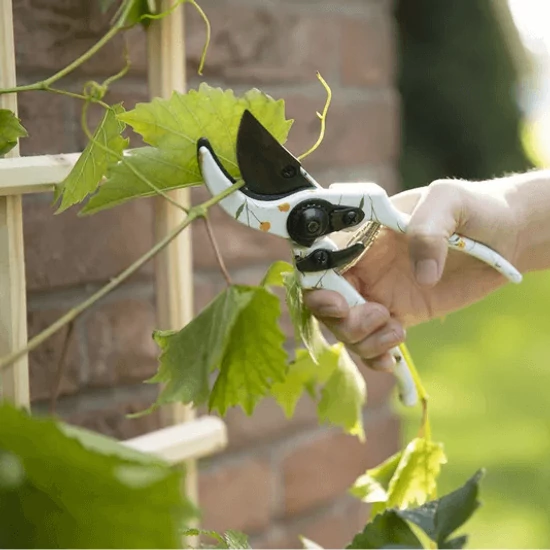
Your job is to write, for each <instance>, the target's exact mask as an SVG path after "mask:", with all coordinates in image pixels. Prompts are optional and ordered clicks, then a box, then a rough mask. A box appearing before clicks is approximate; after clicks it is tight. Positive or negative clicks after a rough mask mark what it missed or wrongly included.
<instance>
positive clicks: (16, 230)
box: [0, 0, 29, 407]
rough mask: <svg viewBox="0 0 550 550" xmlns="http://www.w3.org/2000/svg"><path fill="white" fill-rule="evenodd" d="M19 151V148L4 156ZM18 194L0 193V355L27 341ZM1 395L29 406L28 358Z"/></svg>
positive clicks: (1, 14) (2, 43)
mask: <svg viewBox="0 0 550 550" xmlns="http://www.w3.org/2000/svg"><path fill="white" fill-rule="evenodd" d="M15 82H16V78H15V54H14V42H13V18H12V0H1V1H0V88H11V87H13V86H15ZM0 108H3V109H10V110H11V111H13V112H17V98H16V96H15V94H10V95H2V96H0ZM18 155H19V148H18V147H15V148H14V149H12V150H11V151H10V152H9V153H8V155H7V156H10V157H15V156H18ZM21 201H22V199H21V196H9V197H0V356H3V355H6V354H8V353H10V352H11V351H13V350H15V349H19V348H21V347H23V346H24V345H25V344H26V343H27V300H26V295H25V292H26V289H25V257H24V249H23V216H22V210H21ZM0 388H1V395H2V398H4V399H9V400H10V401H13V402H14V403H15V404H16V405H20V406H25V407H29V369H28V359H27V357H26V356H25V357H23V358H22V359H20V360H19V361H17V362H15V363H14V364H13V365H12V366H11V367H9V368H7V369H6V370H4V371H3V372H2V378H1V386H0Z"/></svg>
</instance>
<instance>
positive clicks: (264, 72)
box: [186, 0, 339, 85]
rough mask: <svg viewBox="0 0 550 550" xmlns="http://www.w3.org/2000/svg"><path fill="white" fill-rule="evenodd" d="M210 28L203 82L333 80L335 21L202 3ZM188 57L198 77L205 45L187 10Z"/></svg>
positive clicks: (275, 9)
mask: <svg viewBox="0 0 550 550" xmlns="http://www.w3.org/2000/svg"><path fill="white" fill-rule="evenodd" d="M201 6H202V8H203V9H204V11H205V12H206V14H207V15H208V18H209V19H210V22H211V25H212V40H211V42H210V47H209V50H208V54H207V58H206V64H205V68H204V78H205V79H206V80H207V81H208V80H209V79H212V78H222V79H224V80H225V81H226V82H228V83H232V82H244V83H246V84H247V85H249V84H256V83H272V82H273V83H277V84H280V83H283V82H289V83H291V84H295V83H296V82H304V81H314V80H316V71H320V72H321V74H323V76H324V77H325V78H327V79H329V80H331V76H332V75H334V74H335V72H336V63H337V52H338V38H339V37H338V30H337V24H338V22H337V18H336V21H335V16H334V15H332V16H323V15H321V16H320V15H313V14H311V13H303V14H296V13H288V12H285V10H284V8H283V7H281V6H279V5H277V6H276V7H273V8H269V7H267V6H266V7H264V6H260V7H251V6H250V5H248V6H247V5H239V4H238V3H237V2H224V3H222V2H217V1H216V0H204V1H203V2H201ZM186 13H187V56H188V70H189V73H190V74H193V73H196V71H197V67H198V62H199V60H200V56H201V54H202V49H203V46H204V40H205V28H204V23H203V22H202V20H201V19H199V17H198V15H197V14H196V13H195V10H193V9H188V10H187V12H186Z"/></svg>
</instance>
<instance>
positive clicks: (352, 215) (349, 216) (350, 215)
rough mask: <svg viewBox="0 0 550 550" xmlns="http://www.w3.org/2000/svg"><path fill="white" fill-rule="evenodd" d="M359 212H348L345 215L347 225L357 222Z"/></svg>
mask: <svg viewBox="0 0 550 550" xmlns="http://www.w3.org/2000/svg"><path fill="white" fill-rule="evenodd" d="M357 217H358V216H357V212H354V211H350V212H346V213H345V214H344V216H343V221H344V223H345V224H346V225H354V224H356V223H357Z"/></svg>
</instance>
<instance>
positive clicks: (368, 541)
mask: <svg viewBox="0 0 550 550" xmlns="http://www.w3.org/2000/svg"><path fill="white" fill-rule="evenodd" d="M346 548H361V549H363V548H376V549H378V548H423V546H422V543H421V542H420V540H419V539H418V537H417V536H416V535H415V534H414V532H413V531H412V529H411V528H410V527H409V525H408V524H407V522H406V521H405V520H404V519H402V518H400V517H399V516H398V514H397V513H396V512H395V511H394V510H386V511H385V512H383V513H382V514H380V515H378V516H376V517H375V518H374V519H373V520H372V522H370V523H367V525H366V526H365V528H364V529H363V531H362V532H361V533H358V534H357V535H355V537H354V538H353V540H352V542H351V544H349V545H348V546H347V547H346Z"/></svg>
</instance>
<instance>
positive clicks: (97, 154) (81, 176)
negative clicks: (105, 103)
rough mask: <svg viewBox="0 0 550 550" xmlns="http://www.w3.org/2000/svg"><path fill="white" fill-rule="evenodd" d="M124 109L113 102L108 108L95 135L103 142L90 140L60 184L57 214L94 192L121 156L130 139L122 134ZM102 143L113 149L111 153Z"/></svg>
mask: <svg viewBox="0 0 550 550" xmlns="http://www.w3.org/2000/svg"><path fill="white" fill-rule="evenodd" d="M123 112H124V109H123V107H122V105H121V104H118V105H113V106H112V107H111V108H110V109H107V110H106V111H105V114H104V115H103V118H102V119H101V122H100V123H99V125H98V127H97V128H96V131H95V132H94V135H93V137H94V140H95V141H97V142H99V143H100V144H101V145H98V144H96V143H95V142H94V141H89V142H88V144H87V145H86V148H85V149H84V151H82V154H81V155H80V156H79V157H78V160H77V161H76V164H75V165H74V166H73V169H72V170H71V171H70V172H69V175H68V176H67V177H66V178H65V179H64V180H63V181H62V182H61V183H60V184H59V185H57V187H56V199H57V198H58V197H59V196H61V204H60V206H59V208H58V209H57V212H56V213H57V214H59V213H60V212H63V211H64V210H66V209H67V208H69V207H71V206H73V205H74V204H77V203H79V202H82V201H83V200H84V199H85V198H86V197H87V196H88V195H89V194H90V193H93V192H94V191H95V190H96V189H97V188H98V186H99V183H100V182H101V180H102V179H103V177H104V175H105V173H106V171H107V167H108V166H109V165H110V164H113V163H116V162H117V161H118V160H119V157H120V155H121V154H122V152H123V151H124V149H125V148H126V147H127V146H128V139H124V138H123V137H122V136H121V135H120V134H121V132H123V131H124V128H125V124H124V123H123V122H121V121H120V120H118V119H117V115H118V114H121V113H123ZM102 146H103V147H106V148H107V149H109V150H110V151H113V152H112V153H108V152H107V151H106V150H105V149H103V147H102Z"/></svg>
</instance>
